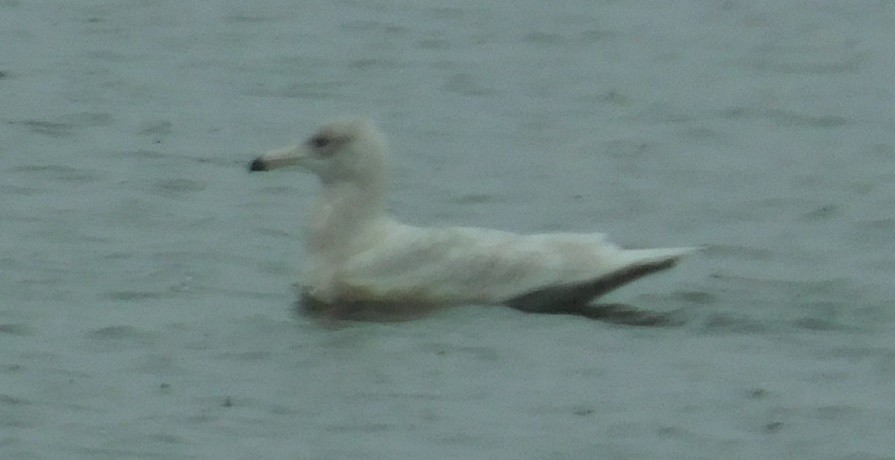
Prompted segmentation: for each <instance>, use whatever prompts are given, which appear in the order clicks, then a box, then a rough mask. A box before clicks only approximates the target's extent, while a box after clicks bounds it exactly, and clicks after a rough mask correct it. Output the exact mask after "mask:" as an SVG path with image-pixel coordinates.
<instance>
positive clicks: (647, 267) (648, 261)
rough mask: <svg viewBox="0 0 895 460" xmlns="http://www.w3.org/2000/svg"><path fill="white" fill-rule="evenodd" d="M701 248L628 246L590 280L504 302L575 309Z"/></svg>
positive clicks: (533, 308) (546, 309)
mask: <svg viewBox="0 0 895 460" xmlns="http://www.w3.org/2000/svg"><path fill="white" fill-rule="evenodd" d="M697 250H699V248H664V249H626V250H621V251H620V253H619V259H618V268H617V269H615V270H612V271H610V272H609V273H607V274H605V275H602V276H599V277H597V278H593V279H590V280H587V281H583V282H579V283H572V284H562V285H555V286H547V287H544V288H541V289H538V290H536V291H532V292H528V293H525V294H522V295H519V296H517V297H514V298H512V299H509V300H507V301H505V302H504V305H506V306H508V307H512V308H515V309H518V310H522V311H526V312H536V313H576V312H580V311H581V309H582V308H583V307H584V306H586V305H587V304H588V303H589V302H591V301H592V300H594V299H596V298H597V297H600V296H602V295H603V294H606V293H607V292H609V291H612V290H614V289H617V288H619V287H622V286H624V285H626V284H628V283H631V282H633V281H636V280H638V279H640V278H643V277H644V276H647V275H651V274H653V273H658V272H660V271H664V270H668V269H669V268H672V267H674V266H675V265H677V262H678V260H680V258H681V257H683V256H685V255H687V254H690V253H692V252H694V251H697Z"/></svg>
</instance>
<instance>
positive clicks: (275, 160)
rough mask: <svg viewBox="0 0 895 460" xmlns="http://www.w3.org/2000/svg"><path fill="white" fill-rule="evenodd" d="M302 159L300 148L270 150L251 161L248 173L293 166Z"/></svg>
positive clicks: (302, 153) (302, 154)
mask: <svg viewBox="0 0 895 460" xmlns="http://www.w3.org/2000/svg"><path fill="white" fill-rule="evenodd" d="M304 157H305V152H304V149H302V148H301V147H300V146H297V147H289V148H285V149H279V150H272V151H270V152H267V153H265V154H264V155H261V156H260V157H258V158H255V159H254V160H252V163H251V164H249V171H270V170H273V169H279V168H285V167H288V166H294V165H296V164H298V163H299V162H301V160H302V159H303V158H304Z"/></svg>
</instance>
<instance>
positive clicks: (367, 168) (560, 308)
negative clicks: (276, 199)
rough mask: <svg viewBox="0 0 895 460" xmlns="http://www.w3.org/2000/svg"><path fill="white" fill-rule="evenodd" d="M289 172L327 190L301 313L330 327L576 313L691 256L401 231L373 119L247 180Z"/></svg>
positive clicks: (445, 230) (262, 164)
mask: <svg viewBox="0 0 895 460" xmlns="http://www.w3.org/2000/svg"><path fill="white" fill-rule="evenodd" d="M289 166H298V167H301V168H303V169H305V170H307V171H310V172H312V173H314V174H316V175H317V177H318V178H319V180H320V182H321V184H322V191H321V192H320V195H319V197H318V198H317V200H316V202H315V203H314V205H313V209H312V211H311V213H310V220H309V221H308V225H307V234H306V241H305V257H306V260H305V261H304V267H303V273H302V278H301V281H300V283H299V284H300V285H301V304H302V306H303V308H304V310H305V312H307V313H311V314H318V315H324V316H326V317H330V318H339V319H360V320H371V319H373V320H375V319H383V318H400V319H403V318H413V317H418V316H422V315H425V314H428V313H430V312H432V311H436V310H438V309H441V308H445V307H451V306H461V305H501V306H507V307H511V308H515V309H518V310H522V311H526V312H540V313H580V312H582V311H583V310H582V309H584V308H586V307H587V306H588V304H590V303H591V302H592V301H593V300H594V299H596V298H597V297H599V296H601V295H603V294H605V293H607V292H609V291H611V290H613V289H616V288H618V287H620V286H623V285H625V284H627V283H630V282H632V281H634V280H637V279H639V278H642V277H644V276H646V275H649V274H652V273H656V272H659V271H663V270H666V269H668V268H671V267H673V266H674V265H675V264H676V263H677V262H678V260H679V259H680V258H681V257H682V256H683V255H685V254H687V253H689V252H692V251H693V250H694V249H695V248H665V249H622V248H620V247H618V246H616V245H614V244H612V243H610V242H609V241H608V240H607V239H606V236H605V235H603V234H601V233H547V234H532V235H522V234H516V233H510V232H505V231H500V230H491V229H484V228H476V227H440V228H424V227H416V226H411V225H407V224H404V223H401V222H398V221H397V220H395V219H394V218H392V217H391V216H389V214H388V212H387V211H386V207H385V202H386V195H387V192H388V189H389V184H390V180H389V169H390V168H389V156H388V149H387V146H386V142H385V138H384V136H383V135H382V134H381V133H380V132H379V131H378V130H377V129H376V128H375V126H374V125H373V124H372V123H371V122H370V121H368V120H365V119H339V120H336V121H333V122H330V123H327V124H325V125H323V126H322V127H320V128H319V129H317V131H316V132H315V133H314V134H313V135H311V136H310V137H309V138H308V139H307V141H305V142H304V143H302V144H300V145H297V146H293V147H288V148H284V149H279V150H274V151H271V152H269V153H267V154H265V155H262V156H260V157H258V158H256V159H255V160H254V161H252V162H251V164H250V166H249V170H250V171H269V170H273V169H279V168H285V167H289Z"/></svg>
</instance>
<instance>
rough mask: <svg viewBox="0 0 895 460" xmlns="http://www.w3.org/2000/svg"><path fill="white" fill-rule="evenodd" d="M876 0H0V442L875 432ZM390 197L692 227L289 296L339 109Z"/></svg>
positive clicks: (192, 451) (889, 11)
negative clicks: (417, 291) (380, 298)
mask: <svg viewBox="0 0 895 460" xmlns="http://www.w3.org/2000/svg"><path fill="white" fill-rule="evenodd" d="M893 24H895V5H893V3H892V2H887V1H850V2H836V1H817V2H776V1H758V2H746V1H742V2H739V1H727V2H718V1H697V0H691V1H680V2H659V1H641V2H612V1H603V2H592V1H577V2H576V1H567V2H541V1H535V0H526V1H522V2H471V1H469V2H465V1H460V2H457V1H454V2H449V1H430V2H408V3H405V2H399V1H396V0H380V1H370V2H367V1H350V0H345V1H337V2H290V1H285V0H269V1H260V2H243V3H238V2H219V1H203V2H199V1H194V2H180V1H126V2H122V1H83V2H39V1H38V2H31V1H24V0H22V1H17V0H4V1H0V42H2V43H3V45H2V47H0V155H2V163H0V177H2V182H0V190H2V197H3V198H2V202H0V274H2V276H0V293H2V298H0V451H2V452H3V453H4V454H3V457H4V458H23V459H24V458H115V459H118V458H252V459H256V458H320V459H323V458H327V459H329V458H365V459H368V458H432V459H436V458H507V459H519V458H539V459H540V458H682V459H683V458H687V459H689V458H711V459H714V458H806V459H807V458H811V459H813V458H893V457H895V383H893V379H895V338H893V334H892V332H893V325H895V312H893V294H895V289H893V287H895V283H893V281H892V280H893V279H895V242H893V241H895V239H893V230H895V212H893V209H895V117H893V112H895V109H893V108H895V97H893V85H892V82H893V80H892V78H893V75H895V53H893V52H892V46H893V45H892V44H893V43H895V28H893V26H892V25H893ZM341 114H355V115H365V116H369V117H371V118H373V119H375V120H376V121H377V123H378V124H379V126H380V127H381V128H382V129H383V130H384V131H385V132H386V133H388V136H389V138H390V141H391V145H392V146H393V150H394V158H395V162H396V164H395V182H396V183H395V190H394V193H393V195H392V198H391V201H390V205H391V208H392V209H393V211H394V213H395V214H397V215H398V216H399V217H400V218H402V219H404V220H406V221H409V222H413V223H416V224H421V225H443V224H448V223H449V224H461V225H475V226H488V227H495V228H501V229H507V230H513V231H520V232H548V231H603V232H606V233H608V234H609V235H610V237H611V238H612V239H613V240H614V241H616V242H618V243H620V244H623V245H626V246H647V247H650V246H655V247H658V246H676V245H702V246H704V247H705V250H704V251H703V252H701V253H700V254H698V255H696V256H694V257H691V258H688V259H687V260H685V261H684V263H683V264H682V265H681V266H679V267H678V268H676V269H674V270H673V271H671V272H668V273H665V274H662V275H658V276H655V277H653V278H650V279H646V280H643V281H641V282H639V283H636V284H634V285H632V286H629V287H626V288H624V289H622V290H619V291H617V292H615V293H613V294H612V295H610V296H608V297H607V298H605V299H604V301H605V302H612V303H622V304H625V305H629V306H632V307H634V308H638V309H642V310H644V311H647V312H654V313H656V314H660V315H666V314H667V315H671V316H673V317H674V318H675V319H676V321H674V322H671V323H669V324H668V325H665V326H655V327H632V326H626V325H618V324H612V323H608V322H604V321H590V320H586V319H582V318H576V317H568V316H540V315H526V314H523V313H519V312H515V311H511V310H506V309H500V308H487V307H481V306H478V307H477V306H470V307H465V308H458V309H454V310H450V311H446V312H444V313H441V314H438V315H435V316H433V317H430V318H426V319H421V320H417V321H412V322H406V323H399V324H366V323H360V324H350V325H343V326H342V327H336V328H332V327H326V326H325V325H321V324H319V323H316V322H314V321H312V320H310V319H308V318H305V317H302V316H299V315H296V314H295V312H294V309H293V304H294V302H295V293H294V292H293V283H295V282H296V281H297V278H298V269H299V266H300V264H301V261H302V258H303V253H302V245H301V238H302V224H303V221H304V216H305V215H306V213H307V211H308V208H309V205H310V203H311V200H312V199H313V196H314V195H315V193H316V191H317V189H318V184H316V182H315V180H314V179H313V177H311V176H309V175H304V174H301V173H299V172H291V171H284V172H275V173H269V174H263V175H257V174H256V175H249V174H248V173H247V172H246V165H247V162H248V161H249V160H250V159H251V158H253V157H255V156H256V155H258V154H260V153H263V152H264V151H266V150H268V149H271V148H275V147H281V146H285V145H290V144H293V143H295V142H297V141H300V140H301V139H303V137H304V136H305V135H307V134H308V133H309V132H310V131H311V130H313V129H314V128H315V127H316V126H317V125H318V124H320V123H322V122H325V121H327V120H328V119H330V118H332V117H333V116H336V115H341Z"/></svg>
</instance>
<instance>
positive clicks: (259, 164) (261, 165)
mask: <svg viewBox="0 0 895 460" xmlns="http://www.w3.org/2000/svg"><path fill="white" fill-rule="evenodd" d="M267 170H268V167H267V163H265V162H264V160H262V159H261V158H255V159H254V160H252V162H251V163H250V164H249V172H252V171H267Z"/></svg>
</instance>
